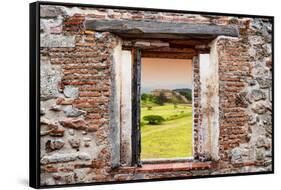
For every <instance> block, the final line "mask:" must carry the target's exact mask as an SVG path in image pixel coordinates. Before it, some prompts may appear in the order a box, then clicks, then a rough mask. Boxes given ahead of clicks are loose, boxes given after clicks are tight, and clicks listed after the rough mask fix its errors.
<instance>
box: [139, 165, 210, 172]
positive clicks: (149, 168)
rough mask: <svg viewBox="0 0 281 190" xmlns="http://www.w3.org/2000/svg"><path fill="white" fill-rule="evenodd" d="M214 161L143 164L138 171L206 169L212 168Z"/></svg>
mask: <svg viewBox="0 0 281 190" xmlns="http://www.w3.org/2000/svg"><path fill="white" fill-rule="evenodd" d="M212 166H213V164H212V162H177V163H155V164H143V165H142V167H139V168H136V172H141V173H146V172H172V171H189V170H204V169H210V168H212Z"/></svg>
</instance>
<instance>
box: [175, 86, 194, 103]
mask: <svg viewBox="0 0 281 190" xmlns="http://www.w3.org/2000/svg"><path fill="white" fill-rule="evenodd" d="M173 91H174V92H178V93H180V94H181V95H183V96H184V97H185V98H186V99H188V100H189V101H192V90H191V89H189V88H179V89H174V90H173Z"/></svg>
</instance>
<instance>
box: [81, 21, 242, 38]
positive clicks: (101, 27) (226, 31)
mask: <svg viewBox="0 0 281 190" xmlns="http://www.w3.org/2000/svg"><path fill="white" fill-rule="evenodd" d="M85 25H86V29H87V30H95V31H100V32H104V31H107V32H112V33H115V34H117V35H120V36H121V37H127V38H131V37H132V38H136V37H137V38H156V39H161V38H168V39H186V38H203V39H206V38H215V37H216V36H219V35H224V36H232V37H237V36H238V34H239V33H238V28H237V26H234V25H226V26H221V25H209V24H191V23H170V22H169V23H168V22H158V21H129V20H87V21H86V24H85Z"/></svg>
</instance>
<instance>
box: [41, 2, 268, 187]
mask: <svg viewBox="0 0 281 190" xmlns="http://www.w3.org/2000/svg"><path fill="white" fill-rule="evenodd" d="M95 21H100V22H95ZM108 21H110V22H108ZM114 21H118V22H119V24H120V22H121V21H122V22H123V23H124V22H129V21H134V22H129V23H130V24H132V25H133V27H135V24H136V23H138V21H141V22H144V24H146V23H145V22H150V21H151V22H155V21H157V22H159V23H164V26H167V25H165V23H173V24H175V23H179V24H184V23H188V24H193V25H191V29H190V31H191V30H193V29H194V28H196V25H200V26H201V25H202V28H203V29H202V28H201V29H202V31H204V30H208V31H207V32H209V33H207V34H211V32H213V30H215V31H218V29H219V28H216V26H218V27H223V26H226V28H223V30H222V31H220V32H221V33H220V34H216V35H210V36H208V35H207V36H208V38H203V39H201V40H198V39H197V38H196V34H193V37H194V38H195V40H192V38H188V39H184V38H183V37H182V36H180V39H171V40H168V41H163V40H162V41H161V39H157V40H155V39H151V38H150V37H151V36H149V35H148V37H147V36H145V35H144V38H142V39H136V38H135V37H133V38H128V34H126V35H124V34H123V35H122V31H121V32H120V31H119V30H120V29H116V30H112V32H108V31H110V29H112V28H113V27H114V24H112V23H114ZM93 23H95V24H93ZM103 23H109V24H108V25H106V26H107V27H106V28H107V30H108V31H102V30H103V26H104V25H103ZM110 26H112V27H111V28H110ZM130 26H131V25H130ZM142 26H143V25H142ZM159 26H160V27H161V24H160V25H159ZM183 26H184V25H183ZM206 26H209V27H210V28H211V29H205V28H206ZM95 28H96V29H97V30H95ZM207 28H208V27H207ZM160 29H161V28H160ZM236 29H237V30H236ZM105 30H106V29H105ZM121 30H122V27H121ZM117 31H119V34H118V32H117ZM229 31H230V32H229ZM137 32H138V31H137ZM40 33H41V34H40V37H41V38H40V55H41V57H40V59H41V63H40V77H41V81H40V82H41V85H40V87H41V88H40V93H41V94H40V100H41V104H40V106H41V110H40V114H41V119H40V121H41V130H40V131H41V132H40V134H41V138H40V142H41V145H40V147H41V148H40V150H41V153H40V165H41V175H40V178H41V185H55V184H73V183H89V182H102V181H126V180H140V179H157V178H165V177H169V178H170V177H186V176H201V175H218V174H231V173H245V172H246V173H248V172H265V171H272V121H271V119H272V105H271V101H272V98H271V90H272V89H271V86H272V85H271V81H272V70H271V69H272V61H271V59H272V57H271V55H272V52H271V51H272V48H271V47H272V20H271V19H270V18H266V17H265V18H246V17H234V16H214V15H199V14H187V13H172V12H156V11H141V10H122V9H112V8H111V9H109V8H106V9H105V8H93V7H89V8H87V7H83V8H80V7H66V6H54V5H41V7H40ZM236 33H237V34H236ZM228 34H229V35H228ZM189 35H191V34H189ZM175 36H177V33H174V34H173V37H175ZM152 37H153V35H152ZM165 37H166V38H167V36H165ZM180 42H183V43H186V44H189V45H191V46H192V47H193V48H194V50H190V51H189V50H188V51H189V52H188V53H187V50H186V51H184V52H185V53H182V56H183V57H186V58H189V59H193V83H194V84H193V90H194V91H193V125H194V134H193V136H194V142H193V144H194V159H193V160H192V161H189V162H182V163H173V164H171V163H165V164H143V165H142V167H138V166H137V165H132V158H131V154H132V150H131V149H132V145H131V135H130V134H131V129H130V128H128V126H129V127H130V126H133V125H134V123H131V118H130V114H131V111H130V108H131V107H130V106H131V105H129V106H128V105H127V104H126V102H130V97H131V94H130V89H131V79H129V81H126V80H120V79H124V77H127V79H128V77H130V73H129V74H126V73H127V72H130V70H129V71H126V68H127V67H126V68H125V67H124V66H123V67H122V66H120V63H122V61H124V60H125V59H127V62H128V61H131V59H130V58H128V56H133V54H130V52H131V50H132V49H134V48H135V47H139V48H143V49H146V48H149V47H162V48H166V50H167V52H170V54H169V53H166V54H165V56H167V55H172V53H173V52H172V48H171V47H170V46H171V44H173V43H174V45H175V44H177V45H180ZM169 48H170V49H169ZM206 51H207V52H208V55H207V58H206V57H205V58H204V56H206V55H205V54H204V52H206ZM122 52H123V53H122ZM179 53H180V52H179ZM201 53H202V54H201ZM124 54H129V55H128V56H127V57H124V56H123V57H122V55H124ZM156 55H157V56H160V57H161V56H163V54H152V53H151V51H147V52H145V51H144V53H143V56H147V57H149V56H156ZM178 55H179V54H177V56H178ZM204 59H208V60H210V61H209V62H208V63H204V61H202V60H204ZM123 65H126V64H125V63H124V64H123ZM127 66H128V65H127ZM129 66H130V64H129ZM124 71H125V72H124ZM206 71H208V72H206ZM122 72H123V73H122ZM121 84H122V85H121ZM124 86H125V87H124ZM126 89H127V91H126V92H125V90H126ZM128 89H129V91H128ZM122 90H124V91H122ZM120 92H121V94H122V93H126V94H123V95H120ZM126 98H127V99H126ZM125 104H126V105H125ZM122 105H123V107H122ZM120 107H122V108H121V109H120ZM127 108H128V109H127Z"/></svg>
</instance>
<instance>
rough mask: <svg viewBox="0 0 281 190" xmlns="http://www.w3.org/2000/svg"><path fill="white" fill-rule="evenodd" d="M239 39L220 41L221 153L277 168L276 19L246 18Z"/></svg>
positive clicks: (245, 162) (239, 161)
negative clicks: (274, 101)
mask: <svg viewBox="0 0 281 190" xmlns="http://www.w3.org/2000/svg"><path fill="white" fill-rule="evenodd" d="M240 34H241V36H240V38H239V39H227V38H224V39H220V40H219V41H218V53H219V56H218V57H219V65H220V66H219V77H220V84H219V85H220V153H221V159H222V160H226V161H230V162H229V163H231V164H232V165H237V166H248V165H261V167H260V170H262V171H266V170H270V169H271V161H272V154H271V153H272V142H271V137H272V134H271V133H272V121H271V118H272V110H271V107H272V106H271V98H270V93H271V89H270V87H271V81H272V73H271V40H272V39H271V24H270V23H269V22H268V21H266V20H260V19H255V20H253V21H252V22H245V24H244V27H243V28H241V29H240Z"/></svg>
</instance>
